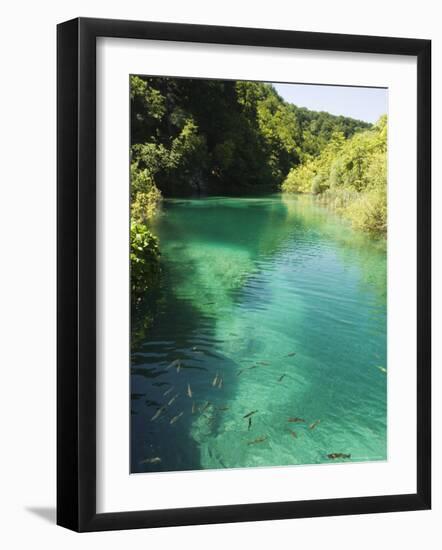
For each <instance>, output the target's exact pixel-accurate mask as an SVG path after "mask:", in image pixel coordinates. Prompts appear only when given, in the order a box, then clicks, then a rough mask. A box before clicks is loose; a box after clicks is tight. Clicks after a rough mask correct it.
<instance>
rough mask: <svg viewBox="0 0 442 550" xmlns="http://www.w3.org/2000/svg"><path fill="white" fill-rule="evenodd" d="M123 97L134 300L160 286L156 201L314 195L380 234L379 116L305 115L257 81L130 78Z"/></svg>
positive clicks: (382, 154) (382, 156) (382, 147)
mask: <svg viewBox="0 0 442 550" xmlns="http://www.w3.org/2000/svg"><path fill="white" fill-rule="evenodd" d="M130 101H131V149H130V154H131V165H130V175H131V232H130V234H131V284H132V302H133V304H135V305H137V304H138V303H139V302H140V301H141V298H142V297H143V298H144V297H145V296H146V295H147V296H148V295H149V293H152V292H154V291H155V290H156V289H157V288H158V285H159V281H160V276H159V274H160V250H159V243H158V239H157V237H156V236H155V235H154V233H153V232H152V223H151V221H152V220H153V218H154V217H155V216H156V215H157V213H158V212H159V210H160V206H161V200H162V197H181V196H182V197H185V196H194V195H207V194H209V195H210V194H213V195H240V196H241V195H251V194H253V195H255V194H262V193H273V192H275V191H278V190H281V189H282V190H283V191H284V192H288V193H293V192H295V193H313V194H315V195H317V196H318V197H319V198H320V200H321V201H322V202H324V203H325V204H327V205H329V206H330V207H332V208H335V209H336V210H337V211H339V212H340V213H342V214H343V215H345V216H347V217H348V218H349V219H351V220H352V222H353V224H354V225H355V227H359V228H361V229H364V230H366V231H370V232H372V233H376V234H382V233H385V230H386V118H385V117H384V118H383V119H381V120H380V121H379V122H378V124H376V125H375V126H372V125H370V124H368V123H366V122H362V121H358V120H354V119H351V118H347V117H343V116H333V115H331V114H329V113H325V112H314V111H309V110H308V109H305V108H300V107H297V106H295V105H293V104H290V103H287V102H285V101H284V100H283V99H282V98H281V97H280V96H279V95H278V93H277V92H276V90H275V89H274V88H273V86H272V85H271V84H266V83H261V82H243V81H221V80H203V79H184V78H182V79H180V78H167V77H144V76H131V77H130Z"/></svg>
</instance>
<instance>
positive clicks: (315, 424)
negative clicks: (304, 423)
mask: <svg viewBox="0 0 442 550" xmlns="http://www.w3.org/2000/svg"><path fill="white" fill-rule="evenodd" d="M320 422H321V421H320V420H316V421H315V422H313V423H312V424H310V426H309V427H308V429H309V430H314V429H315V428H316V426H317V425H318V424H320Z"/></svg>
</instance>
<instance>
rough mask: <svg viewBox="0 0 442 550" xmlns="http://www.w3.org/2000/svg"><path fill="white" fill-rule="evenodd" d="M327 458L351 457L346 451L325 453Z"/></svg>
mask: <svg viewBox="0 0 442 550" xmlns="http://www.w3.org/2000/svg"><path fill="white" fill-rule="evenodd" d="M327 458H329V459H330V460H336V459H337V458H351V455H350V454H346V453H330V454H329V455H327Z"/></svg>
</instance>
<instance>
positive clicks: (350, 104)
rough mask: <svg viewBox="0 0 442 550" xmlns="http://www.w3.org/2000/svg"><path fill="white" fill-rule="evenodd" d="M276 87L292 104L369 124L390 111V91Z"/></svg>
mask: <svg viewBox="0 0 442 550" xmlns="http://www.w3.org/2000/svg"><path fill="white" fill-rule="evenodd" d="M273 86H274V87H275V89H276V91H277V92H278V94H279V95H280V96H281V97H282V98H283V99H285V101H287V102H288V103H294V104H295V105H298V106H299V107H307V109H311V110H312V111H327V112H328V113H331V114H332V115H343V116H348V117H352V118H356V119H358V120H364V121H366V122H376V121H377V119H378V118H379V117H380V116H381V115H383V114H386V113H387V109H388V90H387V89H384V88H356V87H352V86H318V85H313V84H275V83H273Z"/></svg>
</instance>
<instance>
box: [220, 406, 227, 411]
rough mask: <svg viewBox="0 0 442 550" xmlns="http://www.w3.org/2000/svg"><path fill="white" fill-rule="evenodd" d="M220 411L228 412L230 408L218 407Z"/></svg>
mask: <svg viewBox="0 0 442 550" xmlns="http://www.w3.org/2000/svg"><path fill="white" fill-rule="evenodd" d="M218 410H219V411H228V410H229V407H218Z"/></svg>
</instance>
